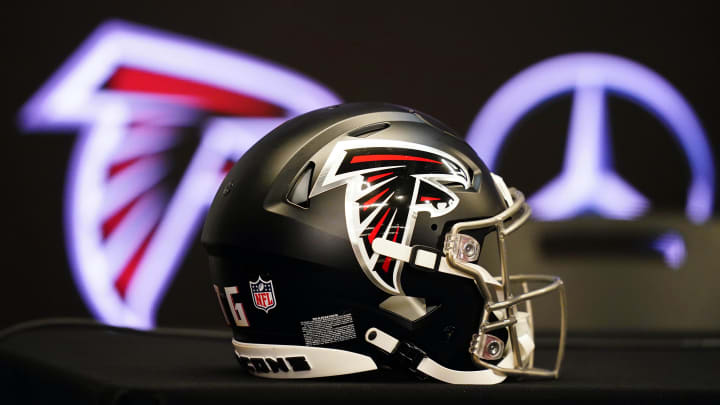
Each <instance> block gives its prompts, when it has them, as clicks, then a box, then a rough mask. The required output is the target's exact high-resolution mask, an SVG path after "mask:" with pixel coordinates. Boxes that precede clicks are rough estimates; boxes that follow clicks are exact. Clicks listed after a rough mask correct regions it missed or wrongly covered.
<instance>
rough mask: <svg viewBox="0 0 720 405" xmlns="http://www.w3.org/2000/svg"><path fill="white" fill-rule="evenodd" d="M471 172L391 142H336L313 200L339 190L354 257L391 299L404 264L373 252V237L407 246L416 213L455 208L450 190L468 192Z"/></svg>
mask: <svg viewBox="0 0 720 405" xmlns="http://www.w3.org/2000/svg"><path fill="white" fill-rule="evenodd" d="M470 181H471V179H470V174H469V172H468V169H467V168H466V167H465V166H464V165H463V164H462V163H460V162H459V161H458V160H457V159H455V158H454V157H452V156H450V155H449V154H447V153H445V152H443V151H440V150H437V149H434V148H431V147H428V146H425V145H420V144H416V143H409V142H403V141H393V140H353V141H342V142H338V143H337V145H336V146H335V148H334V149H333V151H332V153H331V154H330V157H329V158H328V160H327V162H326V163H325V166H324V167H323V168H322V171H321V172H320V175H319V177H318V180H317V182H316V183H315V186H314V187H313V189H312V191H311V193H310V198H312V197H313V196H316V195H318V194H321V193H324V192H326V191H328V190H331V189H334V188H336V187H339V186H341V185H347V187H346V191H345V219H346V224H347V230H348V237H349V238H350V242H351V244H352V247H353V251H354V252H355V256H356V258H357V260H358V263H359V264H360V267H361V268H362V269H363V271H364V272H365V274H366V275H367V276H368V278H369V279H370V280H371V281H372V282H373V283H374V284H375V285H376V286H377V287H378V288H380V289H382V290H383V291H385V292H387V293H389V294H403V291H402V288H401V287H400V283H399V280H400V272H401V270H402V265H403V263H402V262H398V261H396V260H394V259H392V258H390V257H385V256H380V255H379V254H378V253H375V252H374V251H373V249H372V242H373V240H375V238H384V239H389V240H392V241H394V242H399V243H402V244H404V245H409V243H410V241H411V238H412V233H413V228H414V227H415V220H416V218H417V214H418V212H421V211H426V212H428V213H430V216H431V217H439V216H442V215H445V214H447V213H449V212H450V211H452V210H453V209H455V207H456V206H457V204H458V202H459V200H458V197H457V195H455V193H453V192H452V191H451V190H450V189H449V188H448V187H447V185H450V184H459V185H461V186H462V187H464V188H465V189H467V188H469V187H470Z"/></svg>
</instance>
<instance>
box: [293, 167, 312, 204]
mask: <svg viewBox="0 0 720 405" xmlns="http://www.w3.org/2000/svg"><path fill="white" fill-rule="evenodd" d="M314 170H315V163H313V162H310V163H308V164H307V165H306V166H305V168H304V169H303V170H302V171H300V174H298V176H297V177H296V178H295V181H294V182H293V183H292V186H291V188H290V191H289V192H288V195H287V201H288V202H289V203H290V204H293V205H296V206H298V207H300V208H310V185H311V184H312V177H313V172H314Z"/></svg>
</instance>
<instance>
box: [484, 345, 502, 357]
mask: <svg viewBox="0 0 720 405" xmlns="http://www.w3.org/2000/svg"><path fill="white" fill-rule="evenodd" d="M487 352H488V353H489V354H490V355H491V356H493V357H495V356H497V354H498V353H499V352H500V343H498V342H496V341H492V342H490V343H489V344H488V346H487Z"/></svg>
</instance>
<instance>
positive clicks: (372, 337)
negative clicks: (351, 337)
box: [368, 331, 377, 340]
mask: <svg viewBox="0 0 720 405" xmlns="http://www.w3.org/2000/svg"><path fill="white" fill-rule="evenodd" d="M376 337H377V332H375V331H372V332H370V333H368V339H369V340H375V338H376Z"/></svg>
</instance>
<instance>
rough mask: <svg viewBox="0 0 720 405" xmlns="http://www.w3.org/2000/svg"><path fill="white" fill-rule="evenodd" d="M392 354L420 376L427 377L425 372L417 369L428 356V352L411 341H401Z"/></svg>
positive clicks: (421, 377)
mask: <svg viewBox="0 0 720 405" xmlns="http://www.w3.org/2000/svg"><path fill="white" fill-rule="evenodd" d="M392 356H393V357H395V358H396V359H398V361H399V362H400V363H401V364H402V365H403V366H404V367H407V368H408V369H409V370H410V371H411V372H412V373H413V374H415V375H416V376H417V377H418V378H420V379H423V380H424V379H426V378H427V376H426V375H425V374H424V373H423V372H421V371H418V369H417V368H418V366H419V365H420V362H421V361H423V359H424V358H425V357H427V354H426V353H425V352H424V351H422V350H421V349H420V348H419V347H417V346H415V345H414V344H412V343H410V342H399V343H398V345H397V347H396V348H395V351H394V352H393V353H392Z"/></svg>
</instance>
